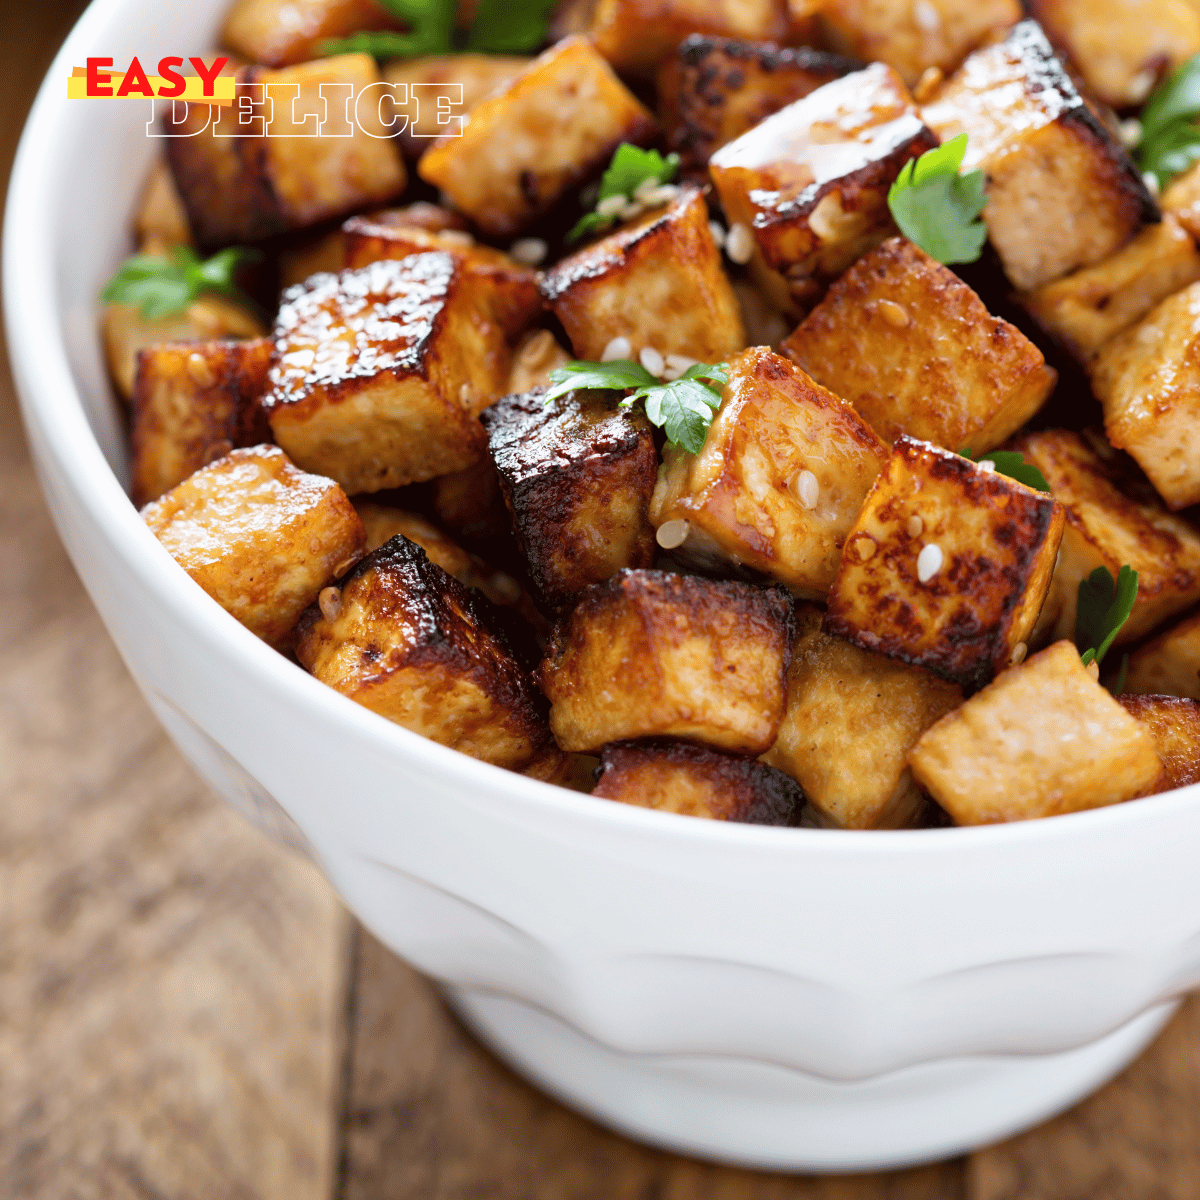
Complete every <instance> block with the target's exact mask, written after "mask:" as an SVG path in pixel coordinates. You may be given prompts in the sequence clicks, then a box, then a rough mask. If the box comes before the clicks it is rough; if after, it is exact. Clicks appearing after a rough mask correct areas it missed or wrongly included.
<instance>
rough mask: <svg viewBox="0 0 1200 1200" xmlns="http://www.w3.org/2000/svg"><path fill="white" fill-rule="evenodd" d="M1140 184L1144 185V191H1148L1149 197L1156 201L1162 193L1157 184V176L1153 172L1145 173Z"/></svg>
mask: <svg viewBox="0 0 1200 1200" xmlns="http://www.w3.org/2000/svg"><path fill="white" fill-rule="evenodd" d="M1142 182H1143V183H1145V185H1146V191H1148V192H1149V193H1150V195H1152V196H1153V197H1154V198H1155V200H1157V199H1158V197H1159V193H1160V192H1161V191H1162V188H1161V187H1160V186H1159V183H1158V176H1157V175H1155V173H1154V172H1153V171H1147V172H1146V173H1145V175H1143V176H1142Z"/></svg>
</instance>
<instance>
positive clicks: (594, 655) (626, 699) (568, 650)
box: [538, 571, 796, 754]
mask: <svg viewBox="0 0 1200 1200" xmlns="http://www.w3.org/2000/svg"><path fill="white" fill-rule="evenodd" d="M795 628H796V626H795V618H794V616H793V614H792V602H791V598H790V597H789V596H788V595H787V593H786V592H784V591H783V590H782V589H781V588H759V587H753V586H751V585H749V584H744V583H716V582H714V581H712V580H708V579H699V578H697V577H695V576H691V575H670V574H667V573H666V572H665V571H621V572H619V573H618V574H616V575H614V576H613V577H612V578H611V579H609V580H607V581H606V582H604V583H598V584H595V585H594V586H593V587H590V588H588V589H587V590H586V591H585V592H584V593H583V596H582V597H581V598H580V601H579V603H578V604H577V605H576V606H575V608H574V609H573V610H572V611H571V612H570V614H569V615H567V616H565V617H563V618H562V619H561V620H560V621H559V623H558V625H557V626H556V627H555V629H554V631H553V633H552V634H551V638H550V644H549V645H548V646H547V648H546V658H545V660H544V661H543V662H542V666H541V670H540V672H539V676H540V677H539V681H538V682H539V683H540V684H541V688H542V691H543V692H545V693H546V695H547V696H548V697H549V698H550V704H551V709H550V728H551V729H552V730H553V732H554V737H555V740H556V741H557V742H558V744H559V746H561V747H562V749H564V750H575V751H581V752H589V751H591V752H594V751H598V750H599V749H600V748H601V747H602V746H604V745H605V744H607V743H608V742H617V741H624V740H627V739H628V740H632V739H636V738H647V737H668V738H680V739H686V740H688V741H696V742H701V743H703V744H705V745H709V746H715V747H716V748H717V749H720V750H728V751H730V752H731V753H734V754H762V753H763V752H764V751H765V750H768V749H770V747H771V746H772V745H773V744H774V742H775V738H776V737H777V736H778V733H779V726H780V725H781V724H782V722H783V714H784V707H785V701H786V679H785V676H786V672H787V668H788V663H789V662H790V661H791V656H792V642H793V640H794V637H795Z"/></svg>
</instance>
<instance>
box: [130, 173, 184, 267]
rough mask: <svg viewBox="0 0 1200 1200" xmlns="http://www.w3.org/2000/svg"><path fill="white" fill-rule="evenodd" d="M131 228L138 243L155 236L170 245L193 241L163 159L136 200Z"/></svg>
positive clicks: (177, 194)
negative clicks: (139, 197) (136, 205)
mask: <svg viewBox="0 0 1200 1200" xmlns="http://www.w3.org/2000/svg"><path fill="white" fill-rule="evenodd" d="M133 228H134V232H135V233H136V234H137V240H138V241H139V242H144V241H147V240H148V239H155V240H158V241H162V242H165V243H166V244H167V245H170V246H190V245H191V244H192V230H191V226H189V225H188V219H187V213H186V212H184V210H183V201H182V200H181V199H180V198H179V192H178V190H177V189H176V187H175V180H174V178H173V177H172V175H171V171H170V168H169V167H168V166H167V164H166V161H165V160H164V159H161V158H160V159H157V160H156V161H155V163H154V166H153V167H152V168H151V170H150V174H149V176H148V177H147V179H146V183H145V185H144V187H143V188H142V195H141V199H140V200H139V201H138V208H137V213H136V214H135V216H134V222H133Z"/></svg>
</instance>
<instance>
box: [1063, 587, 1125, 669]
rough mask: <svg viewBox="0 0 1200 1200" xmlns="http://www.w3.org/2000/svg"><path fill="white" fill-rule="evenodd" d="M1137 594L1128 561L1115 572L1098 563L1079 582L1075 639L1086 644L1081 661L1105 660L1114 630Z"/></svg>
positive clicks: (1089, 662)
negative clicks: (1115, 577) (1114, 577)
mask: <svg viewBox="0 0 1200 1200" xmlns="http://www.w3.org/2000/svg"><path fill="white" fill-rule="evenodd" d="M1137 594H1138V574H1137V572H1136V571H1135V570H1134V569H1133V568H1132V567H1131V566H1129V565H1128V564H1126V565H1125V566H1123V567H1122V568H1121V570H1120V571H1119V572H1118V574H1117V582H1116V584H1115V585H1114V584H1113V577H1112V572H1111V571H1110V570H1109V569H1108V568H1107V567H1097V568H1096V569H1095V570H1094V571H1093V572H1092V573H1091V574H1090V575H1089V576H1088V577H1087V578H1086V579H1083V580H1080V583H1079V603H1078V607H1077V608H1076V611H1075V643H1076V645H1079V646H1086V647H1087V649H1086V650H1084V652H1083V665H1084V666H1085V667H1086V666H1090V665H1091V664H1092V663H1093V662H1096V663H1099V662H1103V661H1104V656H1105V655H1106V654H1107V653H1108V651H1109V648H1110V647H1111V646H1112V644H1113V641H1114V639H1115V638H1116V636H1117V634H1118V633H1120V632H1121V628H1122V626H1123V625H1124V624H1125V622H1126V621H1128V620H1129V614H1130V613H1132V612H1133V603H1134V601H1135V600H1136V599H1137Z"/></svg>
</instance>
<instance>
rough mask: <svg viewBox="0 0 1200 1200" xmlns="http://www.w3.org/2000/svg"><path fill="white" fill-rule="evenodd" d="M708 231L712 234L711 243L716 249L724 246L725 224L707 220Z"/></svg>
mask: <svg viewBox="0 0 1200 1200" xmlns="http://www.w3.org/2000/svg"><path fill="white" fill-rule="evenodd" d="M708 232H709V233H711V234H712V240H713V244H714V245H715V246H716V248H717V249H718V250H722V249H724V247H725V226H724V225H722V224H721V222H720V221H709V223H708Z"/></svg>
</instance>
